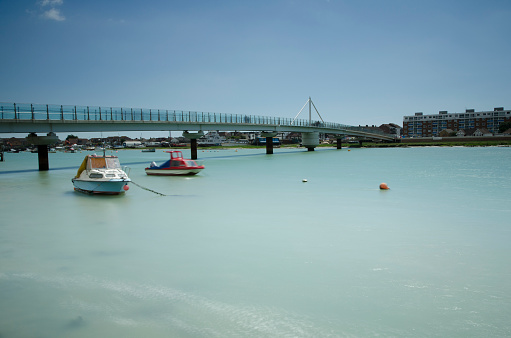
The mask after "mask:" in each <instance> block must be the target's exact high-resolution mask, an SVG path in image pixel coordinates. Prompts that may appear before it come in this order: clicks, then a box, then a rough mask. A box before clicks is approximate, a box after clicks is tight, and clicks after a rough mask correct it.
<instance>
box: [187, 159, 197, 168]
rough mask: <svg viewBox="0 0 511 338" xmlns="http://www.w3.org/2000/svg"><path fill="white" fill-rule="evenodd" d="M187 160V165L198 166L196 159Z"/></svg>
mask: <svg viewBox="0 0 511 338" xmlns="http://www.w3.org/2000/svg"><path fill="white" fill-rule="evenodd" d="M185 162H186V166H187V167H196V166H197V163H195V161H192V160H186V161H185Z"/></svg>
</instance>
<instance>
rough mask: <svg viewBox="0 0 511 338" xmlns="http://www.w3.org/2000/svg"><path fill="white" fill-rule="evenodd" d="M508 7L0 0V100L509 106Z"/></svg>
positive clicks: (326, 115) (393, 112)
mask: <svg viewBox="0 0 511 338" xmlns="http://www.w3.org/2000/svg"><path fill="white" fill-rule="evenodd" d="M510 17H511V1H509V0H485V1H472V0H460V1H457V0H440V1H437V0H429V1H423V0H421V1H414V0H385V1H383V0H349V1H348V0H272V1H269V0H256V1H243V0H232V1H231V0H218V1H211V0H207V1H206V0H179V1H177V0H140V1H138V0H123V1H120V0H109V1H104V0H102V1H99V0H90V1H76V0H37V1H34V0H0V22H1V23H2V24H1V25H0V46H1V50H2V52H1V53H0V79H1V81H0V102H18V103H39V104H63V105H91V106H92V105H95V106H104V107H133V108H153V109H169V110H191V111H204V112H215V113H226V114H250V115H263V116H278V117H288V118H294V117H295V116H296V114H298V112H299V111H300V109H301V108H302V106H303V105H304V104H305V102H306V101H307V100H308V98H309V97H311V98H312V100H313V102H314V104H315V106H316V107H317V109H318V111H319V113H320V114H321V117H322V118H323V120H324V121H327V122H335V123H343V124H349V125H380V124H382V123H396V124H399V125H402V121H403V116H405V115H413V114H414V113H415V112H423V113H424V114H437V113H438V112H439V111H441V110H447V111H449V112H464V111H465V109H469V108H470V109H475V110H476V111H482V110H493V108H494V107H504V108H505V109H511V81H510V79H511V64H510V60H511V38H510V37H511V23H510V21H509V18H510ZM302 114H303V116H302V115H300V117H303V118H307V116H306V114H307V113H305V112H302Z"/></svg>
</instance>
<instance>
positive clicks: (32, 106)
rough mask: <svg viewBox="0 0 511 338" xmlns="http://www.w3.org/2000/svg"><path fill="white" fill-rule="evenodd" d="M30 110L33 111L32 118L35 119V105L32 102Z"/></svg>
mask: <svg viewBox="0 0 511 338" xmlns="http://www.w3.org/2000/svg"><path fill="white" fill-rule="evenodd" d="M30 112H31V113H32V120H33V119H34V105H33V104H32V103H31V104H30Z"/></svg>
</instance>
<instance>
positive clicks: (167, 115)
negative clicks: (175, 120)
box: [165, 109, 169, 122]
mask: <svg viewBox="0 0 511 338" xmlns="http://www.w3.org/2000/svg"><path fill="white" fill-rule="evenodd" d="M165 115H166V117H167V122H169V110H168V109H166V110H165Z"/></svg>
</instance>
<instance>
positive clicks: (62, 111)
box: [60, 105, 64, 121]
mask: <svg viewBox="0 0 511 338" xmlns="http://www.w3.org/2000/svg"><path fill="white" fill-rule="evenodd" d="M60 120H61V121H64V108H63V107H62V105H60Z"/></svg>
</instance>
